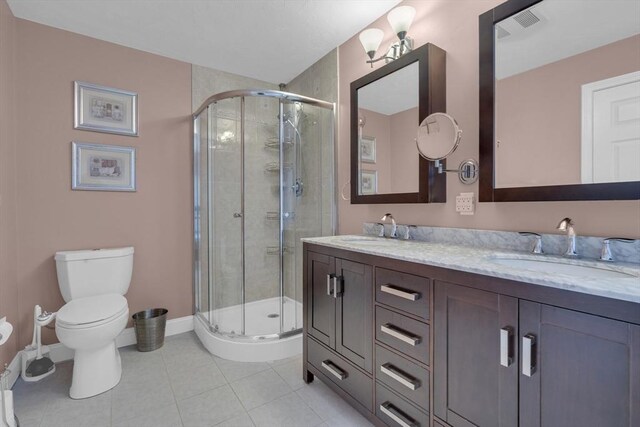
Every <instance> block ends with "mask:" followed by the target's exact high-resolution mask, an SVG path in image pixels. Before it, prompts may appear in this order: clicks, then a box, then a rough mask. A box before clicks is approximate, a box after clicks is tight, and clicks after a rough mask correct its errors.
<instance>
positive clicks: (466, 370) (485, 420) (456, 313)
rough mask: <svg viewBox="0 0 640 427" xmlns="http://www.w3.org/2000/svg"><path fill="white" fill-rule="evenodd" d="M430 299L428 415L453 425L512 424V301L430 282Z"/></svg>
mask: <svg viewBox="0 0 640 427" xmlns="http://www.w3.org/2000/svg"><path fill="white" fill-rule="evenodd" d="M434 303H435V305H434V309H435V320H434V329H435V330H434V334H435V340H434V349H435V354H434V357H435V371H434V414H435V415H436V416H437V417H439V418H441V419H442V420H444V421H446V422H448V423H449V424H450V425H452V426H454V427H456V426H465V427H466V426H472V425H476V426H496V427H497V426H504V427H507V426H516V425H518V366H517V357H518V355H517V351H516V348H515V347H516V346H515V341H516V336H517V335H516V334H517V333H518V330H517V328H518V300H517V299H516V298H512V297H507V296H503V295H499V294H496V293H492V292H486V291H481V290H478V289H473V288H468V287H464V286H459V285H454V284H451V283H446V282H436V283H435V302H434ZM501 330H503V331H507V333H506V334H507V338H506V339H507V343H506V344H507V349H506V351H507V353H508V354H507V357H508V360H507V361H506V363H503V361H501V356H502V355H501V351H500V350H501V348H500V345H501V332H500V331H501ZM503 341H504V338H503ZM504 365H508V366H504Z"/></svg>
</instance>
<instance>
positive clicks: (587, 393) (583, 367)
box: [520, 301, 640, 427]
mask: <svg viewBox="0 0 640 427" xmlns="http://www.w3.org/2000/svg"><path fill="white" fill-rule="evenodd" d="M525 338H526V339H527V341H523V339H525ZM533 340H535V341H533ZM520 343H521V346H522V348H521V360H520V366H521V369H520V370H521V374H520V426H521V427H533V426H535V427H539V426H550V427H551V426H565V427H574V426H575V427H578V426H579V427H589V426H593V427H599V426H607V427H618V426H619V427H630V426H640V326H638V325H631V324H627V323H624V322H618V321H614V320H610V319H605V318H602V317H597V316H592V315H588V314H584V313H579V312H575V311H570V310H565V309H561V308H557V307H551V306H547V305H543V304H538V303H533V302H530V301H521V302H520ZM529 343H531V344H533V345H532V346H531V353H529V347H530V344H529ZM531 366H533V367H534V369H530V367H531ZM526 371H530V372H526Z"/></svg>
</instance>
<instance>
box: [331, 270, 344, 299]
mask: <svg viewBox="0 0 640 427" xmlns="http://www.w3.org/2000/svg"><path fill="white" fill-rule="evenodd" d="M341 296H342V276H336V275H335V274H334V275H333V297H334V298H338V297H341Z"/></svg>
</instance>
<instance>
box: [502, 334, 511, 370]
mask: <svg viewBox="0 0 640 427" xmlns="http://www.w3.org/2000/svg"><path fill="white" fill-rule="evenodd" d="M511 363H513V328H512V327H511V326H505V327H504V328H502V329H500V364H501V365H502V366H504V367H505V368H508V367H509V366H511Z"/></svg>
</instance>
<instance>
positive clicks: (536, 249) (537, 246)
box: [518, 231, 544, 254]
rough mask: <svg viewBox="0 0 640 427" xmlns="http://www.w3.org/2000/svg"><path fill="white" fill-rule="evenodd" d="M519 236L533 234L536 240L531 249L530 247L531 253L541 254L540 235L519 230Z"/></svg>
mask: <svg viewBox="0 0 640 427" xmlns="http://www.w3.org/2000/svg"><path fill="white" fill-rule="evenodd" d="M518 233H519V234H520V235H521V236H534V237H535V238H536V242H535V243H534V245H533V249H531V253H534V254H543V253H544V251H543V250H542V236H541V235H539V234H538V233H533V232H531V231H519V232H518Z"/></svg>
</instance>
